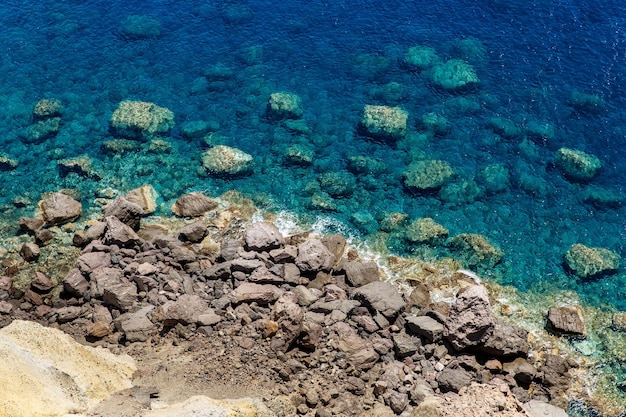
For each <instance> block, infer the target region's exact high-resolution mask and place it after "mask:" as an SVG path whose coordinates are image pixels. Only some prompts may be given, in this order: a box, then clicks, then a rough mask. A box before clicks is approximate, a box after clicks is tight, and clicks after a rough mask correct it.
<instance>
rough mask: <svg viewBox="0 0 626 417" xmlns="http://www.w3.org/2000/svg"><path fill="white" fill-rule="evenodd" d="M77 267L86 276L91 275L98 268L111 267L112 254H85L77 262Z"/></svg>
mask: <svg viewBox="0 0 626 417" xmlns="http://www.w3.org/2000/svg"><path fill="white" fill-rule="evenodd" d="M76 266H77V267H78V269H79V270H80V271H81V272H82V273H83V274H85V275H87V276H88V275H89V274H90V273H91V272H92V271H95V270H96V269H98V268H104V267H108V266H111V254H110V253H108V252H88V253H83V254H82V255H80V257H79V258H78V259H77V260H76Z"/></svg>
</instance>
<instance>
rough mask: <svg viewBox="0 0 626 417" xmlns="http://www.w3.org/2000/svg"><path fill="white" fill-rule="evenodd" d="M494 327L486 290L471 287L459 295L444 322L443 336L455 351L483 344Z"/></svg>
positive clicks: (474, 286)
mask: <svg viewBox="0 0 626 417" xmlns="http://www.w3.org/2000/svg"><path fill="white" fill-rule="evenodd" d="M494 326H495V318H494V317H493V313H492V312H491V305H490V303H489V294H488V293H487V289H486V288H485V287H483V286H480V285H473V286H471V287H468V288H467V289H465V290H464V291H463V292H462V293H460V294H459V295H458V297H457V299H456V300H455V302H454V304H453V305H452V308H451V309H450V314H449V315H448V319H447V320H446V329H445V332H444V335H445V337H446V339H447V340H448V341H449V342H450V343H451V344H452V346H454V348H455V349H456V350H463V349H465V348H467V347H470V346H476V345H478V344H480V343H484V342H485V341H486V340H487V339H488V338H489V336H491V333H492V332H493V328H494Z"/></svg>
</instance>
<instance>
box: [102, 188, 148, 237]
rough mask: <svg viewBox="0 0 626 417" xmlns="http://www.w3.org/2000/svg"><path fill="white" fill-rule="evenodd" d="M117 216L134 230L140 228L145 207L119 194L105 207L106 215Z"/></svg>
mask: <svg viewBox="0 0 626 417" xmlns="http://www.w3.org/2000/svg"><path fill="white" fill-rule="evenodd" d="M110 216H114V217H117V218H118V219H119V220H120V221H121V222H122V223H124V224H125V225H127V226H129V227H130V228H132V229H133V230H135V231H137V230H139V226H140V222H141V217H142V216H143V208H141V207H140V206H139V205H137V204H135V203H131V202H130V201H128V200H126V199H125V198H124V197H122V196H119V195H118V196H117V197H116V198H115V200H113V202H112V203H111V204H109V205H108V206H107V207H106V208H105V209H104V217H105V218H107V217H110Z"/></svg>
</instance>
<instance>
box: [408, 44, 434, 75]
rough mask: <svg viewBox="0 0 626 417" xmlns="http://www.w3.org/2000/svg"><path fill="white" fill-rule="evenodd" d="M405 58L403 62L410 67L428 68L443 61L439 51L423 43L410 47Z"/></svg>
mask: <svg viewBox="0 0 626 417" xmlns="http://www.w3.org/2000/svg"><path fill="white" fill-rule="evenodd" d="M403 58H404V61H403V63H404V64H405V65H406V66H407V67H408V68H410V69H413V68H415V69H418V70H426V69H429V68H432V67H433V66H435V65H438V64H440V63H441V58H439V55H437V51H435V49H434V48H430V47H428V46H423V45H417V46H412V47H410V48H409V50H408V51H406V53H405V54H404V57H403Z"/></svg>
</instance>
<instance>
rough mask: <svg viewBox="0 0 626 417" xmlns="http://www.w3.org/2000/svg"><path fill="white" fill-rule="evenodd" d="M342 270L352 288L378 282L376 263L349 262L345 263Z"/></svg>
mask: <svg viewBox="0 0 626 417" xmlns="http://www.w3.org/2000/svg"><path fill="white" fill-rule="evenodd" d="M344 270H345V271H346V279H347V280H348V282H349V283H350V284H352V285H353V286H354V287H360V286H362V285H365V284H369V283H370V282H374V281H379V280H380V277H379V276H378V265H376V262H360V261H349V262H346V264H345V266H344Z"/></svg>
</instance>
